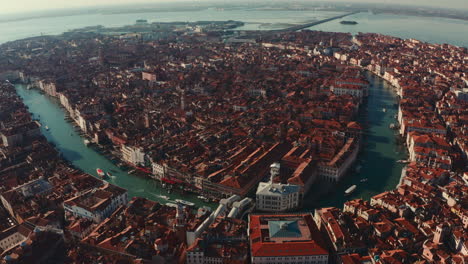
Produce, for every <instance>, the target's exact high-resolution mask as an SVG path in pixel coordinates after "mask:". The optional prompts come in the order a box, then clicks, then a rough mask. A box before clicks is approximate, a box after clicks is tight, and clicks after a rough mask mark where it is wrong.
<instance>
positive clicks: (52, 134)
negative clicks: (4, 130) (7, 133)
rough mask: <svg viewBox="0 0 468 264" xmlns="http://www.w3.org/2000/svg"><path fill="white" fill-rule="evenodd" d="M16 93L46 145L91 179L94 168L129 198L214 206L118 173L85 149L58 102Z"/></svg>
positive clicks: (19, 90) (18, 87) (20, 88)
mask: <svg viewBox="0 0 468 264" xmlns="http://www.w3.org/2000/svg"><path fill="white" fill-rule="evenodd" d="M16 91H17V93H18V95H19V96H20V97H21V98H22V99H23V102H24V104H25V105H27V106H28V108H29V111H30V112H31V113H32V114H33V118H36V119H39V121H40V122H41V124H42V128H41V130H42V133H43V134H44V135H45V136H46V137H47V139H48V140H49V142H52V143H54V144H55V146H56V148H57V149H58V150H59V151H60V152H61V153H62V154H63V156H64V157H65V159H67V160H68V161H71V162H72V163H73V165H74V166H76V167H77V168H79V169H81V170H83V171H84V172H86V173H89V174H91V175H94V176H97V173H96V168H100V169H102V170H104V171H106V172H108V171H110V172H111V173H112V174H113V177H110V178H109V179H108V180H107V181H109V182H110V183H112V184H115V185H118V186H120V187H123V188H125V189H127V190H128V193H129V195H130V197H133V196H139V197H145V198H148V199H151V200H155V201H159V202H162V203H166V202H169V201H168V200H166V199H163V198H161V197H159V196H160V195H164V196H168V197H170V199H171V200H174V199H183V200H186V201H191V202H194V203H195V204H196V205H198V206H204V205H205V206H210V207H213V204H208V203H204V202H202V201H201V200H199V199H197V198H196V196H195V195H188V194H180V193H177V192H172V193H171V194H168V193H167V190H165V189H163V188H161V187H159V186H157V185H156V183H155V181H154V180H151V179H144V178H140V177H138V176H135V175H130V174H128V173H127V172H125V171H123V170H121V169H119V168H118V167H117V166H115V165H114V164H113V163H112V162H111V161H109V160H108V159H107V158H105V157H104V156H102V155H101V154H99V153H98V152H97V151H95V150H94V149H92V148H89V147H86V146H85V145H84V143H83V139H82V138H81V136H80V135H79V134H78V133H77V132H75V129H74V127H73V126H72V125H71V124H70V123H68V122H66V121H65V119H64V118H65V110H63V109H62V108H60V106H59V102H58V100H56V99H54V98H51V97H49V96H46V95H43V94H41V93H40V92H39V91H38V90H34V89H31V90H27V89H26V86H25V85H16ZM46 126H48V127H49V130H48V131H47V130H46V129H45V127H46Z"/></svg>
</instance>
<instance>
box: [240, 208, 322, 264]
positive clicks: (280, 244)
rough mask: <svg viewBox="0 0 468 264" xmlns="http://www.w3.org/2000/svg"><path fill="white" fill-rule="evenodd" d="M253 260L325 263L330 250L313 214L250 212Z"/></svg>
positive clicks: (308, 263)
mask: <svg viewBox="0 0 468 264" xmlns="http://www.w3.org/2000/svg"><path fill="white" fill-rule="evenodd" d="M249 239H250V255H251V256H250V257H251V263H252V264H257V263H291V264H299V263H302V264H312V263H315V264H326V263H328V255H329V252H328V250H327V249H326V245H325V244H324V241H323V239H322V235H321V234H320V232H319V231H318V229H317V226H316V225H315V222H314V220H313V217H312V215H311V214H290V215H287V214H286V215H250V216H249Z"/></svg>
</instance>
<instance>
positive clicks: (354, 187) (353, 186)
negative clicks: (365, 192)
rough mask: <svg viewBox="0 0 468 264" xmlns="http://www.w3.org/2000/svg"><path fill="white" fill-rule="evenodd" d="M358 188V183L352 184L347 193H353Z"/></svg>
mask: <svg viewBox="0 0 468 264" xmlns="http://www.w3.org/2000/svg"><path fill="white" fill-rule="evenodd" d="M356 188H357V186H356V185H352V186H351V187H349V188H348V189H346V191H345V195H350V194H352V193H353V192H354V191H355V190H356Z"/></svg>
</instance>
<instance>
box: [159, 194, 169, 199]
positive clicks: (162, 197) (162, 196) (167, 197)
mask: <svg viewBox="0 0 468 264" xmlns="http://www.w3.org/2000/svg"><path fill="white" fill-rule="evenodd" d="M158 197H159V198H161V199H164V200H170V198H169V196H166V195H158Z"/></svg>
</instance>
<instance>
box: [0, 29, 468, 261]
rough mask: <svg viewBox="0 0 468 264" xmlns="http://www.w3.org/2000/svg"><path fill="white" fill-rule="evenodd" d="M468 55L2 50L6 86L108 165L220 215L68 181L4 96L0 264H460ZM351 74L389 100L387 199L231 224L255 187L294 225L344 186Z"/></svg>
mask: <svg viewBox="0 0 468 264" xmlns="http://www.w3.org/2000/svg"><path fill="white" fill-rule="evenodd" d="M467 58H468V53H467V50H466V48H458V47H454V46H449V45H435V44H427V43H421V42H419V41H416V40H401V39H397V38H393V37H388V36H382V35H376V34H360V35H358V36H356V37H351V35H349V34H343V33H325V32H311V31H303V32H294V33H281V34H269V35H265V36H264V37H262V38H258V39H256V40H255V39H246V38H237V39H232V38H229V39H222V35H221V34H213V33H209V32H208V33H205V32H194V31H193V30H188V29H187V30H178V31H177V32H176V33H171V34H168V36H166V37H165V38H164V39H160V40H151V39H150V40H148V39H143V38H140V37H138V36H137V37H124V38H122V37H115V36H111V35H108V36H102V35H96V34H91V33H86V34H85V33H70V34H67V35H65V36H60V37H39V38H35V39H30V40H24V41H16V42H12V43H7V44H5V45H3V46H2V47H1V49H0V72H2V74H1V76H2V77H3V78H7V77H8V78H9V79H11V80H14V79H17V80H18V81H22V82H25V83H28V84H29V85H30V86H31V87H34V88H38V89H41V90H43V91H44V92H45V93H46V94H48V95H50V96H52V97H56V98H57V99H58V100H59V101H60V103H61V105H62V106H63V107H64V109H66V111H67V112H68V114H69V116H70V118H71V119H72V120H74V122H76V124H77V125H78V126H79V127H80V128H81V130H82V131H83V132H84V133H85V134H86V136H87V137H89V138H90V139H91V140H92V141H94V142H95V143H96V144H99V145H102V146H105V147H107V148H109V149H111V150H112V151H113V153H114V154H115V155H116V156H118V158H119V159H121V160H122V162H124V163H127V164H128V165H130V166H134V167H136V168H141V169H146V170H150V171H151V172H152V173H151V177H153V178H154V179H155V180H159V181H162V182H165V183H167V184H174V185H180V186H185V187H186V188H191V189H193V190H196V191H197V192H200V193H203V194H204V195H207V196H210V197H217V198H219V199H220V201H219V206H218V208H217V209H216V210H214V211H211V210H209V209H208V208H195V207H193V206H191V205H186V204H185V205H184V204H181V203H178V204H165V205H163V204H160V203H157V202H153V201H149V200H147V199H143V198H138V197H133V198H132V197H128V196H127V192H126V190H125V189H122V188H120V187H118V186H114V185H111V184H109V183H107V182H105V181H102V180H100V179H97V178H95V177H93V176H91V175H87V174H84V173H82V172H80V171H79V170H77V169H74V168H72V167H71V166H70V165H69V164H68V163H67V162H66V161H64V160H63V159H62V158H61V157H60V155H59V153H58V152H57V151H56V150H55V149H54V148H53V146H51V145H50V144H49V143H48V142H47V141H46V140H45V138H44V137H43V136H42V135H41V133H40V126H41V124H40V123H39V122H38V121H36V120H33V119H32V118H31V115H30V113H29V112H28V111H27V108H26V107H25V105H24V104H23V103H22V102H21V99H20V98H19V97H18V96H17V95H16V92H15V88H14V86H13V85H11V84H10V83H9V82H5V83H4V84H2V85H1V86H0V134H1V145H0V154H1V155H0V182H1V184H0V198H1V203H2V207H0V216H1V218H0V249H1V251H2V253H1V255H0V256H1V257H2V258H1V260H0V261H1V262H3V263H25V262H27V261H30V260H31V259H34V260H35V262H36V263H53V262H55V261H61V262H65V263H193V264H201V263H236V264H237V263H381V264H386V263H447V264H450V263H467V262H468V232H467V230H468V207H467V205H468V198H467V196H466V193H467V191H468V173H467V172H466V171H465V170H466V160H467V150H468V149H467V124H466V116H467V109H468V108H467V107H466V106H467V101H468V99H467V98H468V92H467V91H468V90H467V89H468V88H467V87H468V77H467V75H466V72H467V70H466V66H465V64H466V62H467ZM365 70H368V71H370V72H373V73H374V74H376V75H378V76H381V77H382V78H384V79H386V80H387V81H389V82H390V83H391V84H392V85H393V86H395V89H396V90H397V93H398V94H399V96H400V99H401V100H400V103H399V113H398V121H399V124H400V127H399V133H400V134H401V137H402V138H403V140H402V141H403V142H404V143H405V144H406V146H407V148H408V152H409V164H408V165H407V166H406V168H405V169H404V170H403V174H402V179H401V182H400V184H399V185H398V186H397V187H396V189H394V190H389V191H387V192H384V193H381V194H378V195H376V196H374V197H372V198H371V200H370V201H364V200H361V199H359V200H351V201H348V202H346V203H345V204H344V207H343V209H338V208H320V209H316V210H315V212H313V213H302V214H291V213H289V214H288V213H283V214H280V215H275V214H272V215H265V214H250V215H249V216H248V217H246V218H243V217H242V215H243V214H242V213H241V212H242V211H243V209H245V204H247V203H250V202H251V200H250V199H249V198H245V199H243V198H244V197H245V196H247V195H248V194H249V193H251V191H252V190H254V189H255V188H256V187H257V186H260V187H259V190H258V191H257V197H258V198H259V200H261V205H260V206H259V209H262V210H264V211H282V210H291V209H293V208H297V207H299V206H300V204H301V202H302V201H300V199H302V197H303V195H304V194H305V193H306V192H307V191H308V190H309V188H310V187H311V185H312V184H313V183H314V182H315V181H316V179H319V178H320V179H322V180H326V181H332V182H335V181H339V180H341V179H342V177H343V176H344V175H345V174H346V173H347V171H348V170H349V168H350V167H351V165H352V164H353V162H354V161H355V159H356V157H357V155H358V151H359V148H360V145H361V143H360V141H361V136H362V127H361V125H360V124H359V123H358V122H356V118H357V115H358V112H359V108H360V106H361V105H362V104H363V102H364V101H365V98H366V96H367V90H368V86H369V84H368V82H367V79H366V77H365V74H364V71H365ZM272 164H273V165H272ZM270 169H271V172H272V173H271V174H272V175H269V172H270ZM376 173H377V174H378V172H376ZM268 176H270V177H268ZM264 178H269V179H270V180H269V182H267V183H266V182H263V183H260V182H261V181H262V179H264ZM259 183H260V185H259ZM278 201H279V203H278ZM50 241H52V242H50Z"/></svg>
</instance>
